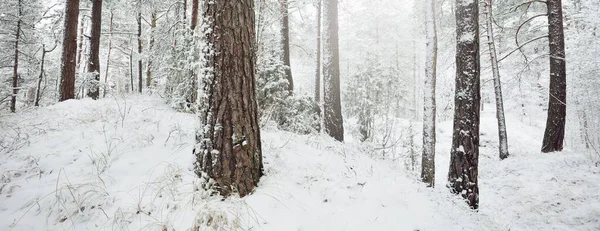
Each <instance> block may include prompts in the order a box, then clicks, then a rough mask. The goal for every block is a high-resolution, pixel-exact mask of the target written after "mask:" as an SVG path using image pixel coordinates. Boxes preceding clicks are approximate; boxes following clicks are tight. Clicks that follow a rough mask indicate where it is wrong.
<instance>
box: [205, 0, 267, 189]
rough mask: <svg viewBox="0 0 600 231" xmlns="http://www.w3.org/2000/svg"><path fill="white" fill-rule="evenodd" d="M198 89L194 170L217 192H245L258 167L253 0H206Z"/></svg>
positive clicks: (253, 181) (258, 173)
mask: <svg viewBox="0 0 600 231" xmlns="http://www.w3.org/2000/svg"><path fill="white" fill-rule="evenodd" d="M203 10H204V14H203V15H204V17H206V18H205V21H204V23H206V25H207V26H206V29H205V30H204V31H203V35H204V36H205V40H204V41H206V43H207V44H206V45H207V47H210V48H211V49H212V51H211V52H208V53H205V54H204V60H205V62H204V66H205V68H204V70H206V71H205V72H204V73H203V90H202V92H203V93H204V94H203V96H202V97H201V104H202V107H201V111H200V120H201V126H200V128H199V129H200V130H199V131H198V132H197V133H196V134H197V137H196V141H197V146H196V148H195V151H194V153H195V155H196V160H197V162H196V163H195V165H196V173H197V174H198V176H200V177H209V178H211V179H212V180H213V181H211V182H214V185H207V186H208V187H214V188H215V189H217V190H218V191H219V192H220V194H221V195H224V196H228V195H230V194H232V193H239V195H240V196H246V195H248V194H250V193H252V191H253V190H254V188H255V187H256V186H257V184H258V181H259V179H260V177H261V176H262V174H263V172H262V170H263V165H262V152H261V141H260V129H259V127H258V113H257V112H258V109H257V104H256V96H255V88H256V83H255V78H254V74H255V69H254V68H255V67H254V65H255V63H254V62H255V57H254V55H255V54H254V52H255V50H256V45H255V40H254V35H255V34H254V30H255V28H254V23H255V22H254V0H231V1H212V2H211V1H205V2H204V8H203Z"/></svg>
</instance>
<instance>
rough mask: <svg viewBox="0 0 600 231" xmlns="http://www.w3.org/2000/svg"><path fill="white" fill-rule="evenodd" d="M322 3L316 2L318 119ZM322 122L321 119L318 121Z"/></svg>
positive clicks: (316, 91) (316, 100) (318, 109)
mask: <svg viewBox="0 0 600 231" xmlns="http://www.w3.org/2000/svg"><path fill="white" fill-rule="evenodd" d="M322 5H323V1H322V0H318V3H317V58H316V60H315V61H316V70H315V102H316V104H317V105H316V106H317V107H316V109H317V114H318V115H319V118H322V116H321V106H322V102H321V12H322V11H321V9H322ZM320 120H322V119H320Z"/></svg>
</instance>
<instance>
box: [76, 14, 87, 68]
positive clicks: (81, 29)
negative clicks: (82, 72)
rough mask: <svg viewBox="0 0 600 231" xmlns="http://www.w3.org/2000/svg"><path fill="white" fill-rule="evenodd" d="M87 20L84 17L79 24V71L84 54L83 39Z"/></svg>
mask: <svg viewBox="0 0 600 231" xmlns="http://www.w3.org/2000/svg"><path fill="white" fill-rule="evenodd" d="M84 23H85V18H84V17H83V16H82V17H81V20H80V22H79V40H78V45H77V69H79V66H80V65H81V57H82V54H83V41H84V40H83V38H84V34H83V29H84V28H85V25H84Z"/></svg>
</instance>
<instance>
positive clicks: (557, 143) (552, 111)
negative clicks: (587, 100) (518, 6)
mask: <svg viewBox="0 0 600 231" xmlns="http://www.w3.org/2000/svg"><path fill="white" fill-rule="evenodd" d="M546 3H547V5H548V40H549V45H550V92H549V93H550V96H549V97H548V98H549V100H548V101H549V102H548V118H547V120H546V131H545V132H544V140H543V143H542V152H545V153H548V152H555V151H562V149H563V141H564V138H565V117H566V112H567V104H566V103H567V73H566V62H565V37H564V31H563V16H562V3H561V0H548V1H546Z"/></svg>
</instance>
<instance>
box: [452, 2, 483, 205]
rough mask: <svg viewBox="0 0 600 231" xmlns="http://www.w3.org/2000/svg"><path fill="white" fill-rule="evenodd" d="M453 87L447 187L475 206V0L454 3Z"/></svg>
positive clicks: (477, 66)
mask: <svg viewBox="0 0 600 231" xmlns="http://www.w3.org/2000/svg"><path fill="white" fill-rule="evenodd" d="M455 16H456V36H457V37H456V42H457V45H456V89H455V95H454V130H453V134H452V150H451V151H450V167H449V172H448V187H449V188H450V190H451V191H452V192H453V193H455V194H460V195H461V196H462V197H463V198H465V199H466V200H467V203H468V204H469V206H470V207H471V208H472V209H477V208H478V207H479V186H478V183H477V177H478V162H479V109H480V108H479V107H480V103H479V102H480V98H481V96H480V83H479V74H480V73H479V71H480V70H479V69H480V63H479V6H478V1H475V0H460V1H457V2H456V11H455Z"/></svg>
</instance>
